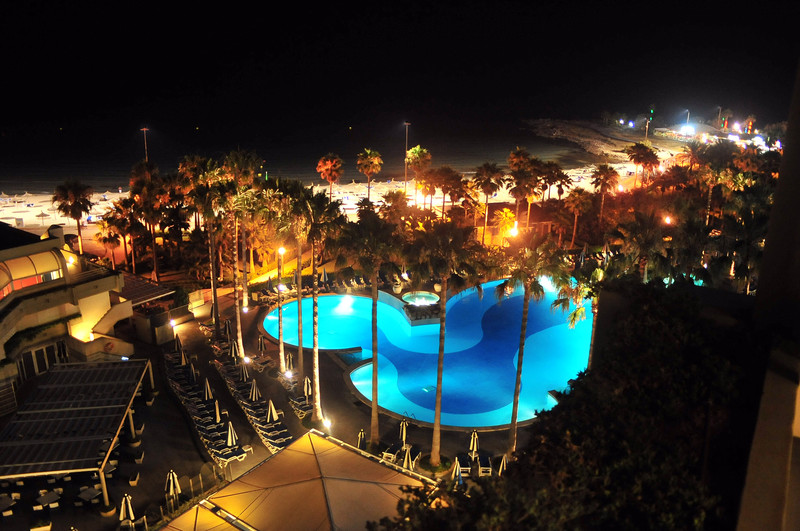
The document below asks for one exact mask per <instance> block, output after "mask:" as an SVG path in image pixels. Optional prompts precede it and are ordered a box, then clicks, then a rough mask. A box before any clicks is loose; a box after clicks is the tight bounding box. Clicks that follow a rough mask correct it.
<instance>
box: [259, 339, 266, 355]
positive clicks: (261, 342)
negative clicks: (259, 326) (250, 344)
mask: <svg viewBox="0 0 800 531" xmlns="http://www.w3.org/2000/svg"><path fill="white" fill-rule="evenodd" d="M265 350H266V345H265V344H264V336H262V335H259V336H258V351H259V352H264V351H265Z"/></svg>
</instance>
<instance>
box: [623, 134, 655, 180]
mask: <svg viewBox="0 0 800 531" xmlns="http://www.w3.org/2000/svg"><path fill="white" fill-rule="evenodd" d="M624 152H625V154H626V155H628V160H630V161H631V162H633V164H634V165H635V166H634V171H633V187H634V188H636V177H637V175H638V171H639V167H640V166H642V165H643V164H647V163H649V162H650V161H652V157H653V156H654V155H656V154H655V151H653V149H652V148H651V147H650V146H648V145H647V144H643V143H641V142H636V143H635V144H633V145H630V146H628V147H626V148H625V149H624ZM656 159H658V156H657V155H656Z"/></svg>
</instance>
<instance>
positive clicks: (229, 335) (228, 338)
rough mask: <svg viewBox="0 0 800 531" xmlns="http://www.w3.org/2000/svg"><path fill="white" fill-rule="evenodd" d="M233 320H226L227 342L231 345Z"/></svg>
mask: <svg viewBox="0 0 800 531" xmlns="http://www.w3.org/2000/svg"><path fill="white" fill-rule="evenodd" d="M231 333H232V332H231V320H230V319H225V340H226V341H227V342H228V343H230V342H231Z"/></svg>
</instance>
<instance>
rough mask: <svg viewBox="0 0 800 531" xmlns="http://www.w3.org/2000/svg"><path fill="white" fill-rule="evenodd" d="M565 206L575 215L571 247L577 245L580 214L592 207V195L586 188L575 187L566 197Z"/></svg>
mask: <svg viewBox="0 0 800 531" xmlns="http://www.w3.org/2000/svg"><path fill="white" fill-rule="evenodd" d="M564 206H566V207H567V209H568V210H569V211H570V212H572V214H573V215H574V216H575V221H574V223H573V224H572V240H570V242H569V246H570V248H572V247H575V236H576V235H577V234H578V216H580V215H581V214H585V213H586V212H588V211H589V209H590V208H592V196H591V194H590V193H589V192H588V191H587V190H586V189H585V188H575V189H574V190H572V191H571V192H570V193H569V195H568V196H567V197H566V199H564Z"/></svg>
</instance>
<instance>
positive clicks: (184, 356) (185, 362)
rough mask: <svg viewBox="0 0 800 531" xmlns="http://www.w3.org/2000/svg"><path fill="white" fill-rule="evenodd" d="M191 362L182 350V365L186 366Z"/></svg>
mask: <svg viewBox="0 0 800 531" xmlns="http://www.w3.org/2000/svg"><path fill="white" fill-rule="evenodd" d="M187 363H189V361H188V360H187V359H186V352H185V351H184V350H183V349H181V365H186V364H187Z"/></svg>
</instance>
